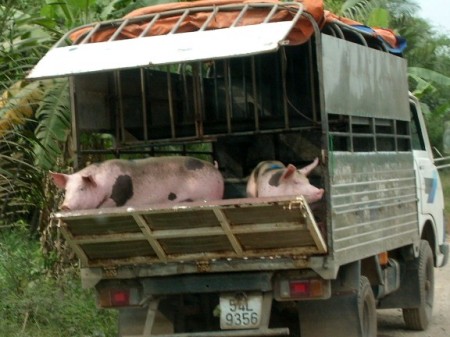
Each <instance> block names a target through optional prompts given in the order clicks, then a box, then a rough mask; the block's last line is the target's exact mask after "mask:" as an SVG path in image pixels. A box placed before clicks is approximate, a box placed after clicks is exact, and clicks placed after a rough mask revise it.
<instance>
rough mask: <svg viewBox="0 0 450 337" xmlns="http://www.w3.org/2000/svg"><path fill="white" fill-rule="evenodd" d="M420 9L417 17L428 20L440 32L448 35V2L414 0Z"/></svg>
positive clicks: (442, 0)
mask: <svg viewBox="0 0 450 337" xmlns="http://www.w3.org/2000/svg"><path fill="white" fill-rule="evenodd" d="M416 2H417V3H418V4H419V6H420V7H421V8H422V9H421V10H420V11H419V13H418V16H420V17H421V18H423V19H427V20H429V23H430V24H431V25H432V26H434V27H435V28H436V29H437V30H439V31H440V32H443V33H445V32H447V33H448V35H450V0H416Z"/></svg>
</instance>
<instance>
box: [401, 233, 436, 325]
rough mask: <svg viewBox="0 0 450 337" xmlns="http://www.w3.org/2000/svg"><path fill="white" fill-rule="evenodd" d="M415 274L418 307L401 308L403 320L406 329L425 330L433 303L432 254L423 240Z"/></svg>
mask: <svg viewBox="0 0 450 337" xmlns="http://www.w3.org/2000/svg"><path fill="white" fill-rule="evenodd" d="M417 273H418V279H419V292H420V293H419V297H420V305H419V307H417V308H403V320H404V321H405V324H406V327H407V328H408V329H412V330H425V329H426V328H427V327H428V324H429V323H430V320H431V314H432V311H433V302H434V263H433V252H432V251H431V248H430V245H429V244H428V242H427V241H425V240H422V241H421V242H420V250H419V257H418V268H417Z"/></svg>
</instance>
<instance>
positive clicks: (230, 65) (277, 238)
mask: <svg viewBox="0 0 450 337" xmlns="http://www.w3.org/2000/svg"><path fill="white" fill-rule="evenodd" d="M403 42H404V41H402V40H401V39H400V38H399V37H397V36H395V35H393V34H392V32H390V31H388V30H376V29H372V28H370V27H366V26H362V25H358V24H357V23H354V22H352V21H350V20H345V19H343V18H339V17H337V16H334V15H332V14H331V13H328V12H326V11H324V10H323V8H322V4H321V2H320V1H303V2H276V1H264V2H257V1H235V0H226V1H210V0H203V1H194V2H184V3H183V2H181V3H174V4H166V5H156V6H151V7H146V8H142V9H139V10H137V11H135V12H133V13H130V14H129V15H127V16H126V17H124V18H123V19H120V20H112V21H106V22H99V23H94V24H90V25H86V26H84V27H81V28H77V29H75V30H73V31H71V32H69V33H67V35H66V36H64V37H63V38H62V39H61V40H60V41H59V42H58V43H57V44H56V45H55V47H54V48H52V49H51V50H50V51H49V52H48V53H47V54H46V55H45V57H44V58H43V59H42V60H41V61H40V62H39V63H38V64H37V65H36V67H35V68H34V69H33V70H32V72H31V73H30V74H29V76H28V77H29V79H34V80H37V79H45V78H56V77H64V78H68V81H69V83H70V97H71V110H72V129H73V130H72V131H73V132H72V139H73V150H74V153H75V157H76V158H75V168H81V167H83V166H84V165H85V164H86V163H87V162H89V161H94V160H95V159H96V158H102V159H106V158H138V157H147V156H162V155H174V154H176V155H189V156H198V157H199V158H202V159H205V160H209V161H211V162H217V164H218V166H219V169H220V171H221V173H222V175H223V177H224V179H225V193H224V198H223V199H222V200H218V201H208V202H202V201H196V202H184V203H179V204H157V205H149V206H148V207H117V208H99V209H92V210H83V211H68V212H64V211H61V212H56V213H55V214H54V217H55V219H57V221H58V224H59V229H60V231H61V233H62V234H63V235H64V237H65V239H66V240H67V242H68V244H69V245H70V247H71V248H72V249H73V251H74V252H75V253H76V255H77V257H78V258H79V260H80V264H81V272H80V274H81V280H82V283H83V285H84V286H85V287H87V288H95V292H96V294H97V303H98V305H99V307H100V308H112V309H117V310H118V311H119V315H118V317H119V318H118V319H119V322H118V331H119V336H122V337H125V336H127V337H131V336H134V337H137V336H139V337H144V336H145V337H148V336H156V335H158V336H180V337H181V336H183V337H185V336H192V337H194V336H195V337H197V336H198V337H200V336H202V337H206V336H211V337H212V336H214V337H218V336H301V337H316V336H320V337H350V336H358V337H375V336H376V331H377V318H376V312H377V309H384V308H401V309H402V311H403V317H404V321H405V326H406V327H407V328H411V329H416V330H424V329H426V328H427V325H428V324H429V322H430V319H431V314H432V307H433V296H434V276H433V275H434V274H433V270H434V268H435V267H442V266H444V265H445V264H446V263H447V259H448V244H447V243H446V240H445V226H444V215H443V209H444V205H443V193H442V186H441V183H440V180H439V175H438V172H437V170H436V167H435V164H434V159H433V154H432V149H431V146H430V143H429V140H428V138H427V131H426V128H425V124H424V118H423V115H422V112H421V109H420V104H419V102H418V100H417V99H416V98H415V97H414V96H412V95H411V94H410V93H409V91H408V81H407V79H408V78H407V62H406V60H405V59H404V58H403V57H402V50H401V48H402V43H403ZM86 139H87V140H88V141H86ZM94 139H95V140H96V142H93V141H92V140H94ZM94 143H95V144H97V146H96V147H93V146H90V145H92V144H94ZM99 143H101V145H102V146H98V145H99ZM314 158H319V161H320V164H319V166H318V167H317V168H316V169H315V170H314V171H313V172H312V174H311V175H310V176H309V179H310V182H311V183H312V184H313V185H315V186H317V187H319V188H323V189H324V191H325V192H324V196H323V198H322V199H321V200H320V201H317V202H313V203H308V202H306V201H305V198H303V197H302V196H301V195H294V196H290V195H288V196H281V197H263V198H248V197H247V195H246V193H245V188H246V183H247V179H248V176H249V174H250V173H251V172H252V170H253V169H254V167H255V166H256V165H257V164H258V162H260V161H263V160H279V161H281V162H283V163H285V164H288V163H291V164H294V165H296V166H297V167H302V166H304V165H305V164H308V163H310V162H311V161H312V160H313V159H314ZM150 192H151V191H149V193H150Z"/></svg>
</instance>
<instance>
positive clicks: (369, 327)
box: [358, 276, 377, 337]
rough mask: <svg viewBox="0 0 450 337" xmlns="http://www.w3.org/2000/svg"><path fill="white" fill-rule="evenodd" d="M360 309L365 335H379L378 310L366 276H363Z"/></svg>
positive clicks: (362, 329) (360, 290) (366, 336)
mask: <svg viewBox="0 0 450 337" xmlns="http://www.w3.org/2000/svg"><path fill="white" fill-rule="evenodd" d="M358 309H359V317H360V320H361V321H360V323H361V331H362V336H363V337H376V336H377V311H376V302H375V297H374V295H373V291H372V287H371V286H370V282H369V280H368V279H367V277H365V276H361V280H360V287H359V295H358Z"/></svg>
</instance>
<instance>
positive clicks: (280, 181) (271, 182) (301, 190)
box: [247, 158, 324, 202]
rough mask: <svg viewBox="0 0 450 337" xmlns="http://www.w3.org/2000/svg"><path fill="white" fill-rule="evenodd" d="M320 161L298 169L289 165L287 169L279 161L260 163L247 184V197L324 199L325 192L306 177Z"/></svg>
mask: <svg viewBox="0 0 450 337" xmlns="http://www.w3.org/2000/svg"><path fill="white" fill-rule="evenodd" d="M318 164H319V159H318V158H316V159H314V161H313V162H312V163H311V164H309V165H307V166H305V167H304V168H302V169H299V170H298V169H297V168H296V167H295V166H294V165H292V164H289V165H288V166H287V167H286V166H285V165H284V164H283V163H281V162H279V161H263V162H260V163H259V164H258V165H257V166H256V168H255V169H254V170H253V172H252V173H251V175H250V178H249V180H248V182H247V197H249V198H254V197H277V196H288V195H303V196H304V197H305V199H306V201H307V202H315V201H318V200H320V199H322V196H323V193H324V190H323V188H317V187H315V186H313V185H311V184H310V183H309V180H308V178H307V177H306V176H307V175H308V174H309V173H310V172H311V171H312V170H313V169H314V168H315V167H316V166H317V165H318Z"/></svg>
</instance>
